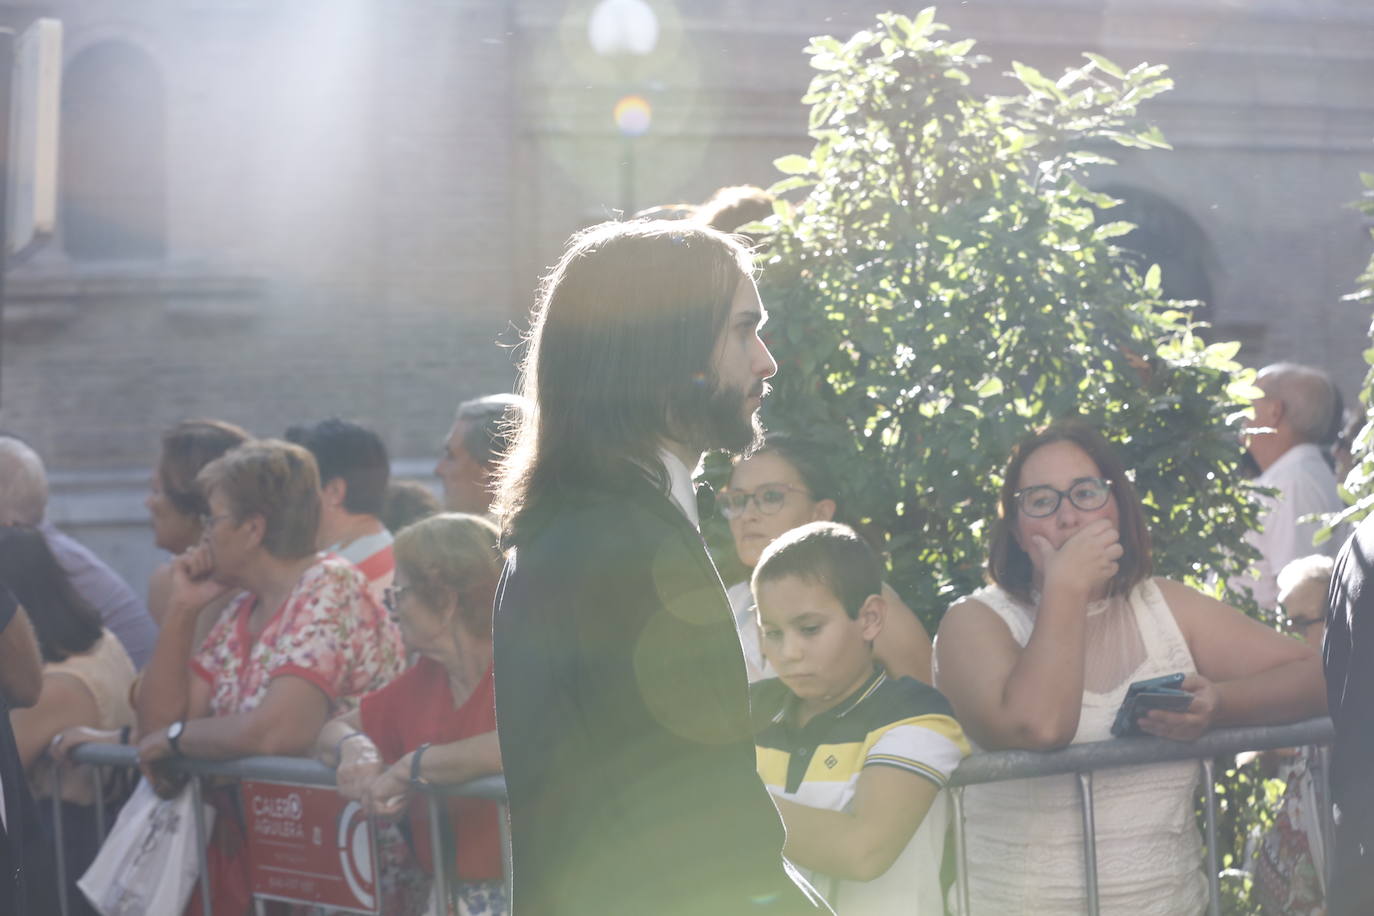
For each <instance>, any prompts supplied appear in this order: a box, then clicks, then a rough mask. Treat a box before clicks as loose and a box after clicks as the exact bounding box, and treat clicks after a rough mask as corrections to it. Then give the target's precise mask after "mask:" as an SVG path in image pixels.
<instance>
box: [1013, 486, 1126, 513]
mask: <svg viewBox="0 0 1374 916" xmlns="http://www.w3.org/2000/svg"><path fill="white" fill-rule="evenodd" d="M1111 495H1112V482H1111V481H1110V480H1104V479H1103V478H1101V477H1080V478H1078V479H1077V480H1075V481H1074V482H1073V483H1071V484H1070V485H1069V488H1068V489H1067V490H1056V489H1055V488H1054V487H1051V486H1049V485H1047V484H1041V485H1039V486H1034V487H1026V488H1025V489H1024V490H1017V491H1016V492H1015V493H1013V494H1012V495H1011V498H1012V499H1014V500H1016V505H1017V506H1019V507H1020V508H1021V511H1022V512H1023V513H1025V514H1026V515H1027V516H1029V517H1031V518H1048V517H1049V516H1051V515H1053V514H1054V513H1056V512H1058V511H1059V504H1060V503H1061V502H1062V501H1063V500H1064V497H1066V496H1067V497H1068V499H1069V502H1070V503H1072V504H1073V507H1074V508H1075V509H1079V510H1081V511H1083V512H1092V511H1094V510H1095V509H1101V508H1102V507H1103V506H1105V505H1107V500H1108V499H1109V498H1110V497H1111Z"/></svg>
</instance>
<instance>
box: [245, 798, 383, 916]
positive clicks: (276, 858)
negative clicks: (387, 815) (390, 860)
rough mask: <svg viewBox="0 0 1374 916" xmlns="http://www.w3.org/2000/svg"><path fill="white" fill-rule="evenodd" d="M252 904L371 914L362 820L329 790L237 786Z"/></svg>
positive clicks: (372, 879) (369, 858)
mask: <svg viewBox="0 0 1374 916" xmlns="http://www.w3.org/2000/svg"><path fill="white" fill-rule="evenodd" d="M242 792H243V810H244V816H245V818H246V822H247V823H246V826H247V834H248V861H249V866H250V869H251V873H252V885H251V886H252V889H253V895H254V896H255V897H261V898H263V899H267V900H284V901H287V902H288V903H314V904H320V905H322V906H326V907H333V908H334V909H340V910H348V911H351V912H355V913H373V914H375V913H377V912H379V906H378V903H379V900H378V897H379V895H378V893H377V857H376V851H375V847H374V845H373V842H372V836H371V833H372V832H371V831H370V830H369V829H368V822H367V816H366V815H365V814H364V813H363V811H362V808H361V806H360V805H359V804H358V803H357V802H351V801H348V800H347V799H345V798H344V797H343V796H341V795H339V794H338V793H337V792H335V791H334V790H333V789H328V788H323V787H321V786H299V785H291V784H289V783H277V782H250V781H246V780H245V781H244V782H243V783H242Z"/></svg>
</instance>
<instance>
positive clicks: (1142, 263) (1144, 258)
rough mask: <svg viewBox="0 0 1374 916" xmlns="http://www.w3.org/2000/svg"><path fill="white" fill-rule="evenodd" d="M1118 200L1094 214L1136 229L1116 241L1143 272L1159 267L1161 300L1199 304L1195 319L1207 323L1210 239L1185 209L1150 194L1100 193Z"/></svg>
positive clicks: (1126, 189) (1123, 188) (1113, 189)
mask: <svg viewBox="0 0 1374 916" xmlns="http://www.w3.org/2000/svg"><path fill="white" fill-rule="evenodd" d="M1098 190H1100V191H1102V192H1103V193H1106V194H1109V195H1111V196H1112V197H1115V198H1117V199H1119V200H1120V201H1121V203H1120V204H1118V205H1117V206H1115V207H1112V208H1111V209H1109V210H1101V211H1098V219H1099V221H1116V220H1123V221H1125V222H1128V223H1134V224H1135V226H1136V228H1135V230H1134V231H1132V232H1131V233H1130V234H1129V235H1125V236H1122V237H1120V238H1118V239H1117V240H1116V242H1117V245H1119V246H1120V247H1121V248H1122V249H1123V251H1125V252H1126V253H1127V256H1128V257H1129V258H1130V259H1131V260H1132V262H1134V263H1135V264H1136V265H1137V266H1139V268H1140V269H1141V270H1142V271H1143V270H1146V269H1148V268H1149V266H1150V265H1151V264H1158V265H1159V268H1160V273H1161V284H1162V285H1163V287H1164V295H1165V296H1166V297H1167V298H1169V299H1196V300H1198V301H1200V302H1202V303H1203V304H1202V307H1201V308H1200V309H1198V310H1197V313H1196V315H1197V317H1198V318H1199V319H1200V320H1202V321H1211V320H1212V317H1213V305H1214V301H1215V293H1216V290H1215V288H1214V286H1213V277H1214V258H1213V254H1212V244H1211V240H1210V239H1209V238H1208V237H1207V233H1206V232H1204V231H1203V229H1202V226H1200V225H1199V224H1198V222H1197V221H1196V220H1194V219H1193V218H1192V216H1190V215H1189V214H1188V213H1187V212H1186V211H1185V210H1183V208H1181V207H1179V206H1178V205H1177V204H1174V203H1173V202H1171V201H1169V200H1168V199H1167V198H1165V197H1163V196H1161V195H1159V194H1156V193H1155V192H1153V191H1146V190H1144V189H1142V188H1137V187H1132V186H1129V185H1108V186H1106V187H1102V188H1099V189H1098Z"/></svg>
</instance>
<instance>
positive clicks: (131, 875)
mask: <svg viewBox="0 0 1374 916" xmlns="http://www.w3.org/2000/svg"><path fill="white" fill-rule="evenodd" d="M203 807H204V814H205V835H206V837H207V838H208V837H209V835H210V829H211V827H212V826H213V823H214V815H215V812H214V809H213V808H211V807H210V806H209V805H205V806H203ZM199 872H200V856H199V854H198V850H197V848H196V822H195V808H194V803H193V800H192V797H191V788H190V786H187V787H186V788H184V789H182V790H181V792H180V794H178V795H177V796H176V797H175V798H166V799H164V798H158V797H157V794H156V793H155V792H154V791H153V789H152V786H150V785H148V781H147V780H146V779H145V780H141V781H140V782H139V784H138V787H137V788H135V789H134V792H133V794H132V795H131V796H129V800H128V801H127V802H125V803H124V808H123V809H122V810H121V811H120V812H119V817H118V819H116V820H115V824H114V827H113V829H111V830H110V833H109V835H108V836H107V837H105V842H104V843H103V844H102V845H101V847H100V851H99V852H98V853H97V854H96V857H95V861H93V862H91V867H90V868H88V869H86V873H85V874H84V875H82V876H81V879H80V880H79V881H77V886H78V887H79V888H81V892H82V893H84V894H85V895H86V898H87V899H88V900H90V902H91V906H93V907H95V909H96V910H97V911H99V912H100V914H101V916H178V914H180V913H181V912H182V910H184V909H185V908H186V901H187V900H189V899H190V897H191V890H192V889H193V888H194V887H195V884H196V878H197V877H198V875H199Z"/></svg>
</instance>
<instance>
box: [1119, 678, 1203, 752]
mask: <svg viewBox="0 0 1374 916" xmlns="http://www.w3.org/2000/svg"><path fill="white" fill-rule="evenodd" d="M1182 683H1183V673H1182V672H1175V673H1174V674H1166V675H1164V676H1162V677H1152V678H1148V679H1146V680H1143V681H1136V682H1135V683H1133V684H1131V686H1130V687H1128V688H1126V698H1125V699H1123V700H1122V701H1121V708H1120V709H1118V710H1117V711H1116V719H1115V720H1113V722H1112V735H1113V736H1114V737H1117V738H1125V737H1127V736H1128V735H1139V734H1143V733H1142V732H1141V731H1140V726H1139V725H1137V724H1136V720H1137V719H1139V718H1140V717H1141V716H1142V715H1144V713H1145V712H1146V711H1147V710H1150V709H1168V710H1172V711H1175V712H1179V711H1182V710H1185V709H1187V708H1188V707H1189V706H1191V705H1192V702H1193V695H1192V694H1191V693H1189V692H1188V691H1186V690H1179V689H1178V685H1179V684H1182Z"/></svg>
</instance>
